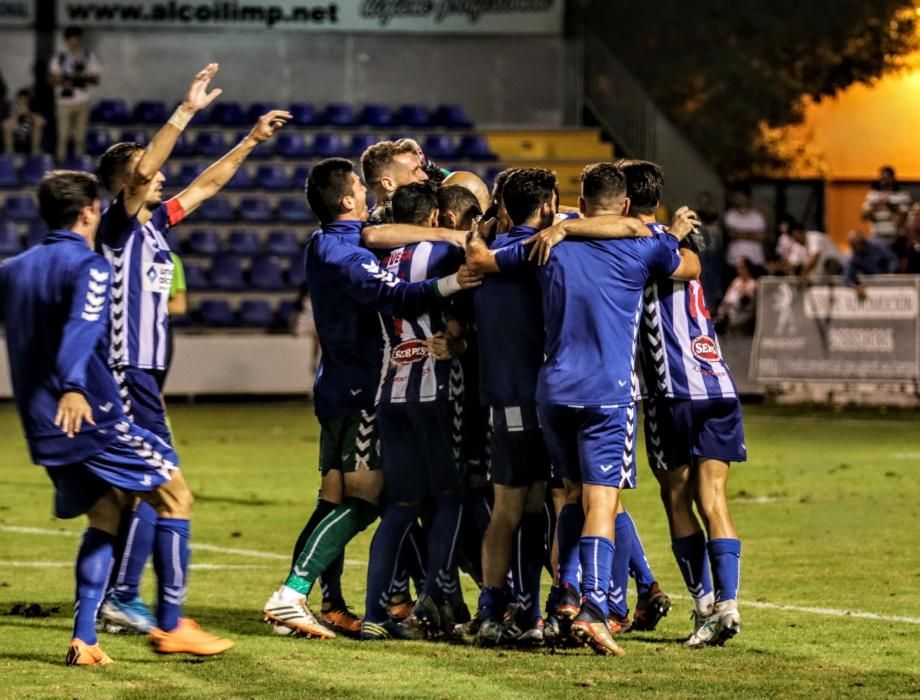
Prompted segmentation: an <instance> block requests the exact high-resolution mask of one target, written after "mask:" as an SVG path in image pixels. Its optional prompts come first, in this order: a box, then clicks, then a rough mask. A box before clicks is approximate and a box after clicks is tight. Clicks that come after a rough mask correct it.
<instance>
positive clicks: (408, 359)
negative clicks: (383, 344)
mask: <svg viewBox="0 0 920 700" xmlns="http://www.w3.org/2000/svg"><path fill="white" fill-rule="evenodd" d="M426 357H428V346H427V345H425V341H424V340H418V339H417V338H416V339H415V340H406V341H404V342H402V343H400V344H399V345H397V346H396V347H394V348H393V349H392V350H391V351H390V362H392V363H393V364H394V365H412V364H415V363H416V362H421V361H422V360H424V359H425V358H426Z"/></svg>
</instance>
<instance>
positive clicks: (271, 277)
mask: <svg viewBox="0 0 920 700" xmlns="http://www.w3.org/2000/svg"><path fill="white" fill-rule="evenodd" d="M249 284H250V285H251V286H252V287H253V288H255V289H264V290H265V291H280V290H282V289H285V284H284V277H283V276H282V273H281V265H279V264H278V260H277V259H276V258H273V257H271V256H268V257H261V258H256V259H255V260H253V261H252V268H251V269H250V270H249Z"/></svg>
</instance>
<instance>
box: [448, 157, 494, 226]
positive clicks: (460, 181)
mask: <svg viewBox="0 0 920 700" xmlns="http://www.w3.org/2000/svg"><path fill="white" fill-rule="evenodd" d="M448 187H462V188H463V189H465V190H467V191H469V192H470V194H472V195H473V196H474V197H475V198H476V202H477V203H478V204H479V209H480V211H481V212H484V211H485V210H486V209H488V208H489V204H490V203H491V201H492V195H491V193H490V192H489V188H488V187H487V186H486V183H484V182H483V181H482V178H480V177H479V176H478V175H477V174H476V173H471V172H469V171H466V170H455V171H454V172H452V173H451V174H450V175H448V176H447V177H445V178H444V181H443V182H442V183H441V186H440V187H439V191H440V190H444V189H446V188H448ZM443 214H444V212H443V211H442V212H441V215H442V216H443ZM466 229H467V230H469V227H466Z"/></svg>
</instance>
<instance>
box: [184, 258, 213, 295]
mask: <svg viewBox="0 0 920 700" xmlns="http://www.w3.org/2000/svg"><path fill="white" fill-rule="evenodd" d="M185 286H186V287H188V288H189V289H191V290H194V291H201V290H202V289H207V288H208V287H209V286H210V285H209V284H208V273H207V272H205V271H204V270H203V269H202V268H200V267H199V266H198V265H191V264H186V265H185Z"/></svg>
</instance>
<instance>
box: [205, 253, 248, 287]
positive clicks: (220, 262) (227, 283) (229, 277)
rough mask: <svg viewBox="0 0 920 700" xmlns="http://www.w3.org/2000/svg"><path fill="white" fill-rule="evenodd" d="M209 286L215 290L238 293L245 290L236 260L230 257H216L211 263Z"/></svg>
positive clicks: (241, 270)
mask: <svg viewBox="0 0 920 700" xmlns="http://www.w3.org/2000/svg"><path fill="white" fill-rule="evenodd" d="M210 276H211V286H212V287H214V288H215V289H224V290H227V291H231V292H238V291H241V290H243V289H246V282H245V281H244V280H243V269H242V268H241V267H240V261H239V259H238V258H235V257H233V256H232V255H218V256H217V257H216V258H214V262H212V263H211V272H210Z"/></svg>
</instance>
